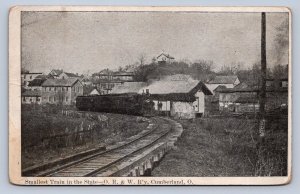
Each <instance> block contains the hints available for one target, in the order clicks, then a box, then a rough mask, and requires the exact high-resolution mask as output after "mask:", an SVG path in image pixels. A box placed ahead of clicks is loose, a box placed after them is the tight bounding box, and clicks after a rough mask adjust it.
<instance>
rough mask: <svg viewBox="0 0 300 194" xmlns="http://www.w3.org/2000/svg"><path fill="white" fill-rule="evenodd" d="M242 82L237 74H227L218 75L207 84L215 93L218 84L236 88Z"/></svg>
mask: <svg viewBox="0 0 300 194" xmlns="http://www.w3.org/2000/svg"><path fill="white" fill-rule="evenodd" d="M239 83H240V80H239V78H238V77H237V76H236V75H226V76H220V75H218V76H216V77H215V78H214V79H212V80H210V81H209V82H208V83H207V84H206V86H207V87H208V88H209V90H210V91H212V92H213V93H214V90H215V89H216V88H217V87H218V86H225V87H226V88H234V87H235V86H236V85H238V84H239Z"/></svg>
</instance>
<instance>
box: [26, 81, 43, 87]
mask: <svg viewBox="0 0 300 194" xmlns="http://www.w3.org/2000/svg"><path fill="white" fill-rule="evenodd" d="M45 81H46V79H34V80H32V81H31V82H29V84H28V86H31V87H33V86H42V84H43V83H44V82H45Z"/></svg>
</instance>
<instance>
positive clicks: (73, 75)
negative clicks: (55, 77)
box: [64, 72, 80, 77]
mask: <svg viewBox="0 0 300 194" xmlns="http://www.w3.org/2000/svg"><path fill="white" fill-rule="evenodd" d="M64 73H65V74H66V75H67V76H68V77H80V76H79V75H76V74H75V73H67V72H64Z"/></svg>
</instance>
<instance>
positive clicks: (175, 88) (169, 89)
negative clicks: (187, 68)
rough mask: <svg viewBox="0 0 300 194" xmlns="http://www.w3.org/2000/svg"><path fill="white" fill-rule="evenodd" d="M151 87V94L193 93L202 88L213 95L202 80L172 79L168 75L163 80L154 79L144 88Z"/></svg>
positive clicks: (204, 91)
mask: <svg viewBox="0 0 300 194" xmlns="http://www.w3.org/2000/svg"><path fill="white" fill-rule="evenodd" d="M146 89H149V93H150V94H176V93H191V92H195V90H197V91H198V90H202V91H203V93H204V94H206V95H212V93H211V91H210V90H209V89H208V88H207V87H206V85H205V84H203V83H202V82H201V81H198V80H193V79H187V80H172V79H171V78H170V77H166V78H164V79H163V80H159V81H154V82H153V83H151V84H150V85H149V86H146V87H144V88H142V89H141V90H140V91H139V93H142V92H143V90H144V91H146Z"/></svg>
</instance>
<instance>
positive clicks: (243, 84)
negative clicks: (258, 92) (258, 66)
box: [234, 82, 249, 89]
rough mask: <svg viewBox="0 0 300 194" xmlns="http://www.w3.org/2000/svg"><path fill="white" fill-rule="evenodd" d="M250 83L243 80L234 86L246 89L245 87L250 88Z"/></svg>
mask: <svg viewBox="0 0 300 194" xmlns="http://www.w3.org/2000/svg"><path fill="white" fill-rule="evenodd" d="M248 87H249V86H248V84H246V83H245V82H241V83H239V84H238V85H236V86H235V87H234V88H235V89H244V88H248Z"/></svg>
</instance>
